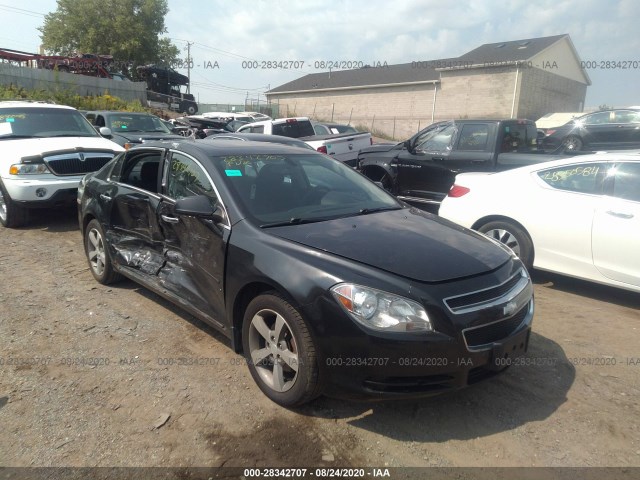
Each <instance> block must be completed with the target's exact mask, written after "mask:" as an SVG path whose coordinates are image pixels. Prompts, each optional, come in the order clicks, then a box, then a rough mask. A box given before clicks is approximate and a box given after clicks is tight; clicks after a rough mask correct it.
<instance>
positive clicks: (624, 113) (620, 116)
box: [613, 110, 640, 123]
mask: <svg viewBox="0 0 640 480" xmlns="http://www.w3.org/2000/svg"><path fill="white" fill-rule="evenodd" d="M613 114H614V120H613V122H614V123H640V112H634V111H633V110H617V111H615V112H613Z"/></svg>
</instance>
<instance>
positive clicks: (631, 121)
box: [542, 108, 640, 151]
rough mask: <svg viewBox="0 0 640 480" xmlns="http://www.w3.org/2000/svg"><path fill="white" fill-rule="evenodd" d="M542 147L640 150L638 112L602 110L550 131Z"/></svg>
mask: <svg viewBox="0 0 640 480" xmlns="http://www.w3.org/2000/svg"><path fill="white" fill-rule="evenodd" d="M542 147H543V148H544V149H545V150H547V151H552V150H575V151H580V150H595V149H625V148H640V110H636V109H628V108H627V109H619V110H603V111H600V112H594V113H589V114H587V115H582V116H581V117H577V118H574V119H573V120H571V121H570V122H568V123H566V124H565V125H563V126H561V127H556V128H550V129H548V130H547V131H546V136H545V137H543V138H542Z"/></svg>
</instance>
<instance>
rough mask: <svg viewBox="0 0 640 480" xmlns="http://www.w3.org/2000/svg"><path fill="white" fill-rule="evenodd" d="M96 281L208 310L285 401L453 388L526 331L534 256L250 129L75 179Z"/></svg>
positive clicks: (499, 358)
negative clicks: (522, 255)
mask: <svg viewBox="0 0 640 480" xmlns="http://www.w3.org/2000/svg"><path fill="white" fill-rule="evenodd" d="M78 204H79V222H80V227H81V231H82V235H83V239H84V246H85V250H86V255H87V259H88V262H89V266H90V269H91V272H92V274H93V276H94V277H95V278H96V280H97V281H99V282H101V283H104V284H108V283H111V282H113V281H115V280H117V279H118V278H120V277H121V276H125V277H128V278H130V279H132V280H134V281H135V282H138V283H140V284H142V285H144V286H145V287H147V288H149V289H151V290H153V291H154V292H156V293H157V294H159V295H161V296H163V297H165V298H167V299H169V300H170V301H172V302H174V303H176V304H177V305H180V306H181V307H183V308H184V309H185V310H187V311H189V312H190V313H192V314H193V315H195V316H197V317H198V318H200V319H202V320H203V321H205V322H207V323H209V324H211V325H212V326H214V327H215V328H217V329H219V330H220V331H221V332H222V333H223V334H225V335H226V336H227V337H228V338H229V340H230V343H231V346H232V348H233V349H234V350H235V351H236V352H243V353H244V356H245V357H246V361H247V363H248V366H249V370H250V372H251V374H252V376H253V378H254V379H255V381H256V383H257V384H258V386H259V387H260V389H261V390H262V391H263V392H264V393H265V394H266V395H267V396H268V397H269V398H271V399H272V400H273V401H275V402H277V403H278V404H280V405H283V406H293V405H299V404H302V403H304V402H307V401H310V400H312V399H313V398H315V397H316V396H318V395H320V394H323V393H326V394H329V395H334V396H347V397H362V396H364V397H376V398H383V397H391V398H398V397H407V396H414V395H434V394H438V393H442V392H446V391H451V390H454V389H458V388H461V387H464V386H466V385H468V384H471V383H474V382H476V381H478V380H480V379H483V378H486V377H489V376H491V375H494V374H495V373H497V372H499V371H501V370H503V369H504V368H506V367H507V366H508V365H509V364H510V363H511V362H512V361H513V358H514V357H517V356H519V355H522V354H523V353H524V352H525V351H526V349H527V345H528V341H529V333H530V330H531V322H532V317H533V297H532V295H533V290H532V285H531V281H530V279H529V276H528V274H527V271H526V269H525V268H524V267H523V265H522V263H521V262H520V261H519V260H518V259H517V258H516V257H515V255H513V252H511V251H510V250H509V249H508V248H506V247H504V246H502V245H501V244H499V243H498V242H495V241H493V240H490V239H488V238H487V237H484V236H482V235H481V234H478V233H475V232H472V231H470V230H466V229H463V228H462V227H458V226H456V225H454V224H453V223H450V222H448V221H446V220H443V219H439V218H438V217H435V216H432V215H430V214H428V213H425V212H422V211H419V210H415V209H412V208H409V207H407V206H406V205H404V204H402V203H400V202H398V201H397V200H396V199H395V198H394V197H393V196H391V195H390V194H388V193H387V192H386V191H384V190H383V189H381V188H379V187H378V186H376V185H375V184H374V183H372V182H371V181H369V180H368V179H366V178H365V177H363V176H362V175H360V174H359V173H357V172H355V171H354V170H353V169H351V168H349V167H346V166H345V165H343V164H342V163H340V162H339V161H336V160H333V159H331V158H328V157H327V156H325V155H321V154H319V153H316V152H311V151H309V150H306V149H301V148H296V147H290V146H287V145H279V144H268V143H264V142H262V143H254V142H246V141H237V142H234V141H225V142H204V141H194V140H189V139H183V140H182V141H180V142H175V143H172V142H156V143H155V144H144V145H141V146H137V147H134V148H132V149H130V150H129V151H127V152H124V153H123V154H121V155H120V156H118V157H116V158H115V159H114V160H112V161H111V162H110V163H109V164H107V165H106V166H105V167H104V168H103V169H101V170H100V171H98V172H97V173H95V174H90V175H87V176H86V177H85V178H84V179H83V180H82V181H81V183H80V187H79V190H78Z"/></svg>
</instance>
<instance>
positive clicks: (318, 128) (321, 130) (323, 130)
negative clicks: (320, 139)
mask: <svg viewBox="0 0 640 480" xmlns="http://www.w3.org/2000/svg"><path fill="white" fill-rule="evenodd" d="M313 130H314V131H315V132H316V135H329V130H328V129H327V127H325V126H324V125H314V126H313Z"/></svg>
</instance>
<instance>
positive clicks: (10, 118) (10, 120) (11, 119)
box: [6, 117, 16, 123]
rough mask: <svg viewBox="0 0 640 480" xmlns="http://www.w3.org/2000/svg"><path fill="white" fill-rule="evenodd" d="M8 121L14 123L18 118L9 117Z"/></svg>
mask: <svg viewBox="0 0 640 480" xmlns="http://www.w3.org/2000/svg"><path fill="white" fill-rule="evenodd" d="M6 121H7V122H9V123H13V122H15V121H16V119H15V118H13V117H9V118H7V120H6Z"/></svg>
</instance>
